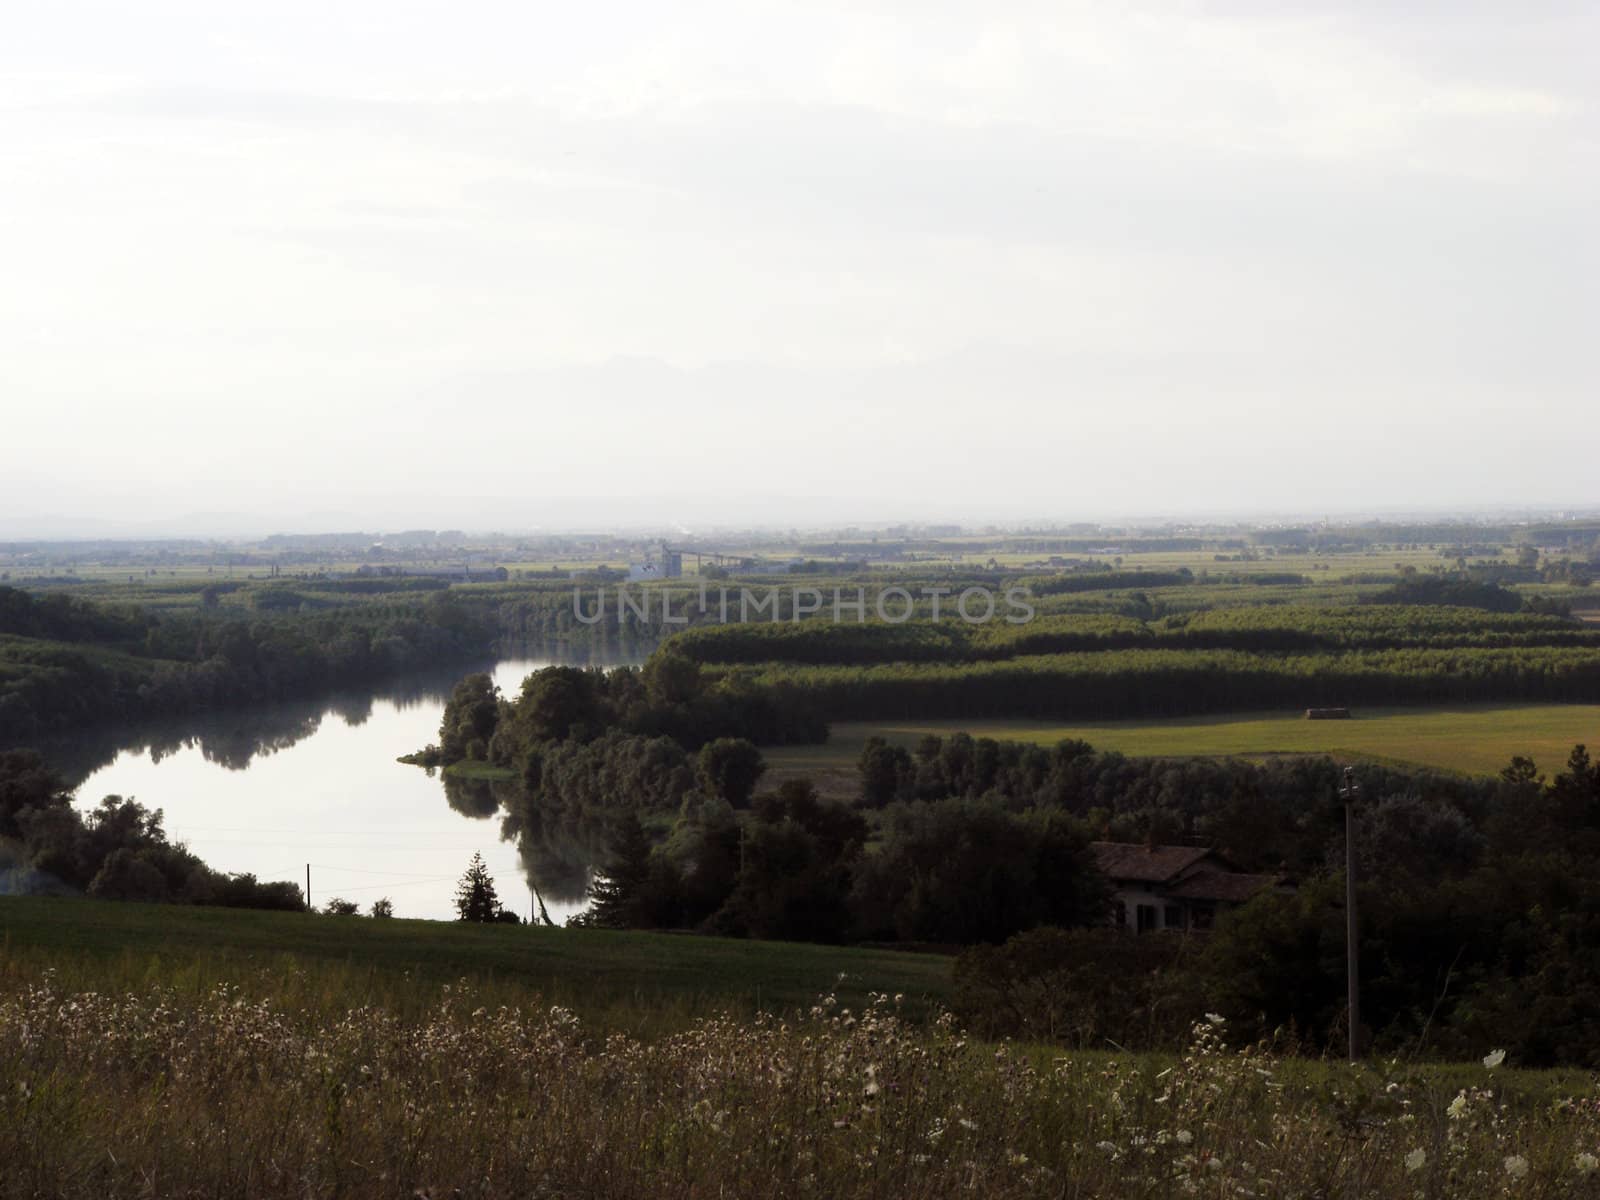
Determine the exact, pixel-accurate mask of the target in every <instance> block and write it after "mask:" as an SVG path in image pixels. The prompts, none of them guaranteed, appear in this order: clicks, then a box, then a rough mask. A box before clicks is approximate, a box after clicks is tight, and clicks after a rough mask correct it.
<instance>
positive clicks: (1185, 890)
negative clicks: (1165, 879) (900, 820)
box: [1167, 870, 1280, 904]
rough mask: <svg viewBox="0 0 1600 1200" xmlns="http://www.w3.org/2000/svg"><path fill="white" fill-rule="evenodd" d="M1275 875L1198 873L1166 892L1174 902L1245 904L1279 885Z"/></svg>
mask: <svg viewBox="0 0 1600 1200" xmlns="http://www.w3.org/2000/svg"><path fill="white" fill-rule="evenodd" d="M1279 882H1280V881H1279V879H1278V877H1277V876H1276V875H1244V874H1241V873H1239V872H1237V871H1213V870H1204V871H1196V872H1195V873H1194V874H1193V875H1191V876H1189V877H1188V878H1187V879H1185V880H1182V881H1181V882H1179V883H1175V884H1173V885H1172V887H1170V888H1169V889H1167V895H1168V896H1171V897H1172V898H1173V899H1174V900H1226V901H1230V902H1232V903H1235V904H1242V903H1244V902H1245V901H1246V900H1248V899H1250V897H1252V896H1254V895H1255V894H1256V893H1257V892H1263V891H1266V889H1267V888H1270V887H1275V886H1276V885H1277V884H1278V883H1279Z"/></svg>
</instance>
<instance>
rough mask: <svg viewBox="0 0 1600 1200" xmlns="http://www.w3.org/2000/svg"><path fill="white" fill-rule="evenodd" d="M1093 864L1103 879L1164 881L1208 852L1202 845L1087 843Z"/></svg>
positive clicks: (1147, 881) (1206, 855)
mask: <svg viewBox="0 0 1600 1200" xmlns="http://www.w3.org/2000/svg"><path fill="white" fill-rule="evenodd" d="M1089 849H1091V850H1092V851H1094V858H1095V863H1096V864H1097V865H1098V866H1099V868H1100V873H1101V874H1102V875H1104V876H1105V877H1106V878H1107V879H1131V880H1138V881H1140V882H1142V883H1165V882H1166V881H1167V880H1169V879H1171V878H1173V877H1174V876H1176V875H1179V874H1182V873H1183V872H1184V871H1186V870H1188V869H1189V868H1190V867H1192V866H1194V864H1195V863H1197V862H1199V861H1200V860H1201V859H1203V858H1206V857H1208V856H1209V855H1210V854H1211V851H1210V850H1208V849H1206V848H1205V847H1204V846H1140V845H1136V844H1134V843H1131V842H1090V843H1089Z"/></svg>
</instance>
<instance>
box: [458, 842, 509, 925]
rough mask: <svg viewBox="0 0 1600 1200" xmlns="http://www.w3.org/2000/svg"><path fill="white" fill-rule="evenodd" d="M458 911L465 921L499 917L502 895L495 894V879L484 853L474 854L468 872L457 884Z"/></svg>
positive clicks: (490, 919)
mask: <svg viewBox="0 0 1600 1200" xmlns="http://www.w3.org/2000/svg"><path fill="white" fill-rule="evenodd" d="M456 912H457V913H459V914H460V919H461V920H463V921H481V922H489V921H494V920H498V919H499V915H500V897H499V896H498V895H496V894H495V890H494V879H493V878H492V877H491V876H490V875H489V868H488V867H487V866H485V865H484V862H483V855H481V854H474V855H473V856H472V861H471V862H470V863H468V864H467V872H466V874H465V875H463V876H462V877H461V882H460V883H459V884H457V885H456Z"/></svg>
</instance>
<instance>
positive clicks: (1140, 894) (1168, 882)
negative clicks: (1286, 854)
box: [1090, 842, 1292, 933]
mask: <svg viewBox="0 0 1600 1200" xmlns="http://www.w3.org/2000/svg"><path fill="white" fill-rule="evenodd" d="M1090 849H1091V850H1092V851H1093V852H1094V858H1095V864H1096V865H1097V866H1098V867H1099V868H1100V873H1101V874H1102V875H1104V876H1105V877H1106V878H1107V879H1109V880H1110V881H1111V888H1112V892H1113V899H1114V903H1113V905H1112V918H1111V919H1112V923H1113V924H1115V925H1117V926H1118V927H1120V928H1125V929H1132V930H1133V931H1134V932H1135V933H1151V932H1154V931H1155V930H1158V929H1182V930H1187V929H1194V930H1206V929H1210V928H1211V927H1212V926H1213V925H1214V924H1215V923H1216V919H1217V914H1218V913H1220V912H1223V911H1226V910H1227V909H1230V908H1237V907H1238V906H1239V905H1241V904H1243V903H1244V902H1245V901H1246V900H1250V899H1252V898H1253V897H1255V896H1257V895H1259V894H1260V893H1262V892H1265V891H1269V890H1272V891H1290V890H1292V889H1291V887H1290V885H1289V884H1288V882H1287V881H1286V880H1284V879H1283V878H1282V877H1281V876H1278V875H1250V874H1246V873H1245V872H1242V871H1238V870H1235V869H1234V867H1233V865H1232V864H1231V863H1229V862H1228V861H1227V860H1226V859H1225V858H1223V857H1222V856H1221V855H1220V854H1218V853H1217V852H1216V851H1215V850H1209V849H1207V848H1206V847H1204V846H1151V845H1137V844H1135V843H1130V842H1091V843H1090Z"/></svg>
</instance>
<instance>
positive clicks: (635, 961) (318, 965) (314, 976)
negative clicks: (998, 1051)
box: [0, 898, 950, 1025]
mask: <svg viewBox="0 0 1600 1200" xmlns="http://www.w3.org/2000/svg"><path fill="white" fill-rule="evenodd" d="M8 960H9V961H10V962H12V963H15V964H17V965H19V966H22V965H27V966H30V967H37V966H50V967H55V968H56V969H57V970H58V971H60V972H61V973H62V977H63V980H64V981H67V982H75V983H77V984H79V985H81V986H85V987H91V988H97V989H102V990H111V989H114V988H116V987H128V986H139V985H141V984H144V983H150V982H172V981H181V982H182V983H183V984H184V985H185V986H190V987H196V988H205V987H209V986H210V985H211V984H213V983H215V982H217V981H220V980H236V979H238V978H239V977H240V976H241V975H267V976H278V977H281V978H282V980H283V982H282V985H281V986H282V987H285V988H294V989H298V990H299V991H300V992H301V993H304V994H303V995H301V996H300V998H301V999H310V1000H313V1001H314V1000H316V999H317V998H318V997H319V996H320V997H321V999H322V1001H323V1002H324V1003H327V1004H330V1005H333V1006H337V1005H342V1004H348V1003H363V1002H366V1001H367V1000H369V999H377V1000H380V1001H381V1002H383V1003H385V1004H387V1005H389V1006H391V1007H394V1006H396V1005H397V1004H398V1005H399V1006H400V1007H405V1006H406V1005H407V1004H408V1003H411V1002H413V1001H414V1002H415V1004H416V1005H417V1006H424V1005H426V1004H427V1003H428V1002H429V1000H430V998H432V997H434V996H435V995H436V994H437V987H438V985H439V984H441V983H446V982H450V981H452V980H457V979H462V978H470V979H471V980H472V981H473V982H474V983H476V984H479V985H481V986H483V987H484V988H487V989H489V990H490V991H491V992H492V993H499V994H501V995H503V996H504V998H505V999H506V1000H507V1001H508V1002H519V1001H520V1002H526V1001H527V1000H528V999H529V997H530V996H531V995H532V994H533V993H535V992H536V993H538V994H539V995H540V996H541V997H542V998H543V999H544V1000H545V1001H547V1002H552V1003H561V1004H565V1005H567V1006H569V1007H571V1008H574V1009H576V1010H578V1011H579V1012H580V1013H583V1014H584V1015H585V1016H587V1017H590V1018H592V1019H595V1020H597V1021H598V1022H599V1023H601V1024H609V1023H613V1022H616V1023H632V1022H634V1021H635V1020H636V1018H637V1016H638V1014H639V1013H640V1012H646V1013H649V1014H653V1016H654V1017H656V1018H658V1019H659V1020H661V1021H662V1022H664V1023H665V1024H667V1025H670V1024H672V1023H674V1021H675V1020H681V1019H684V1018H686V1017H688V1016H690V1015H694V1014H700V1013H708V1012H712V1011H718V1010H722V1009H734V1010H751V1009H754V1008H755V1007H757V1006H758V1005H759V1006H760V1007H761V1008H765V1009H771V1010H777V1011H788V1010H791V1009H794V1008H798V1007H802V1006H806V1005H809V1004H811V1003H812V1002H813V1001H814V1000H815V999H816V998H817V997H818V996H820V995H822V994H823V993H825V992H828V991H829V990H831V989H833V988H834V985H835V982H836V981H837V980H838V979H839V977H840V976H841V975H843V976H845V977H846V978H845V980H844V981H843V983H840V984H839V985H838V989H837V990H838V995H839V997H840V999H841V1001H842V1002H844V1003H847V1004H856V1005H859V1004H860V1003H861V1002H862V1001H863V1000H864V999H865V997H866V994H867V993H868V992H870V991H879V992H888V993H896V992H900V993H904V994H905V996H906V1001H907V1005H908V1007H910V1008H912V1009H913V1010H925V1009H927V1008H929V1007H931V1006H933V1005H936V1004H940V1003H943V1002H944V1001H946V1000H947V998H948V996H949V991H950V960H948V959H945V958H939V957H935V956H931V955H920V954H909V953H904V952H900V951H891V950H856V949H843V948H839V947H830V946H806V945H795V944H790V943H784V942H747V941H737V940H733V939H726V938H702V937H694V936H688V935H674V934H652V933H620V932H612V931H608V930H576V929H540V928H533V927H529V926H521V927H516V928H513V927H509V926H468V925H460V924H456V923H453V922H444V921H403V920H391V921H374V920H372V919H371V918H365V917H324V916H305V915H302V914H298V913H268V912H251V911H242V910H231V909H217V908H187V907H182V906H177V905H145V904H124V903H115V902H101V901H94V900H78V899H33V898H0V975H3V968H4V966H5V965H6V963H7V961H8Z"/></svg>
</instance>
